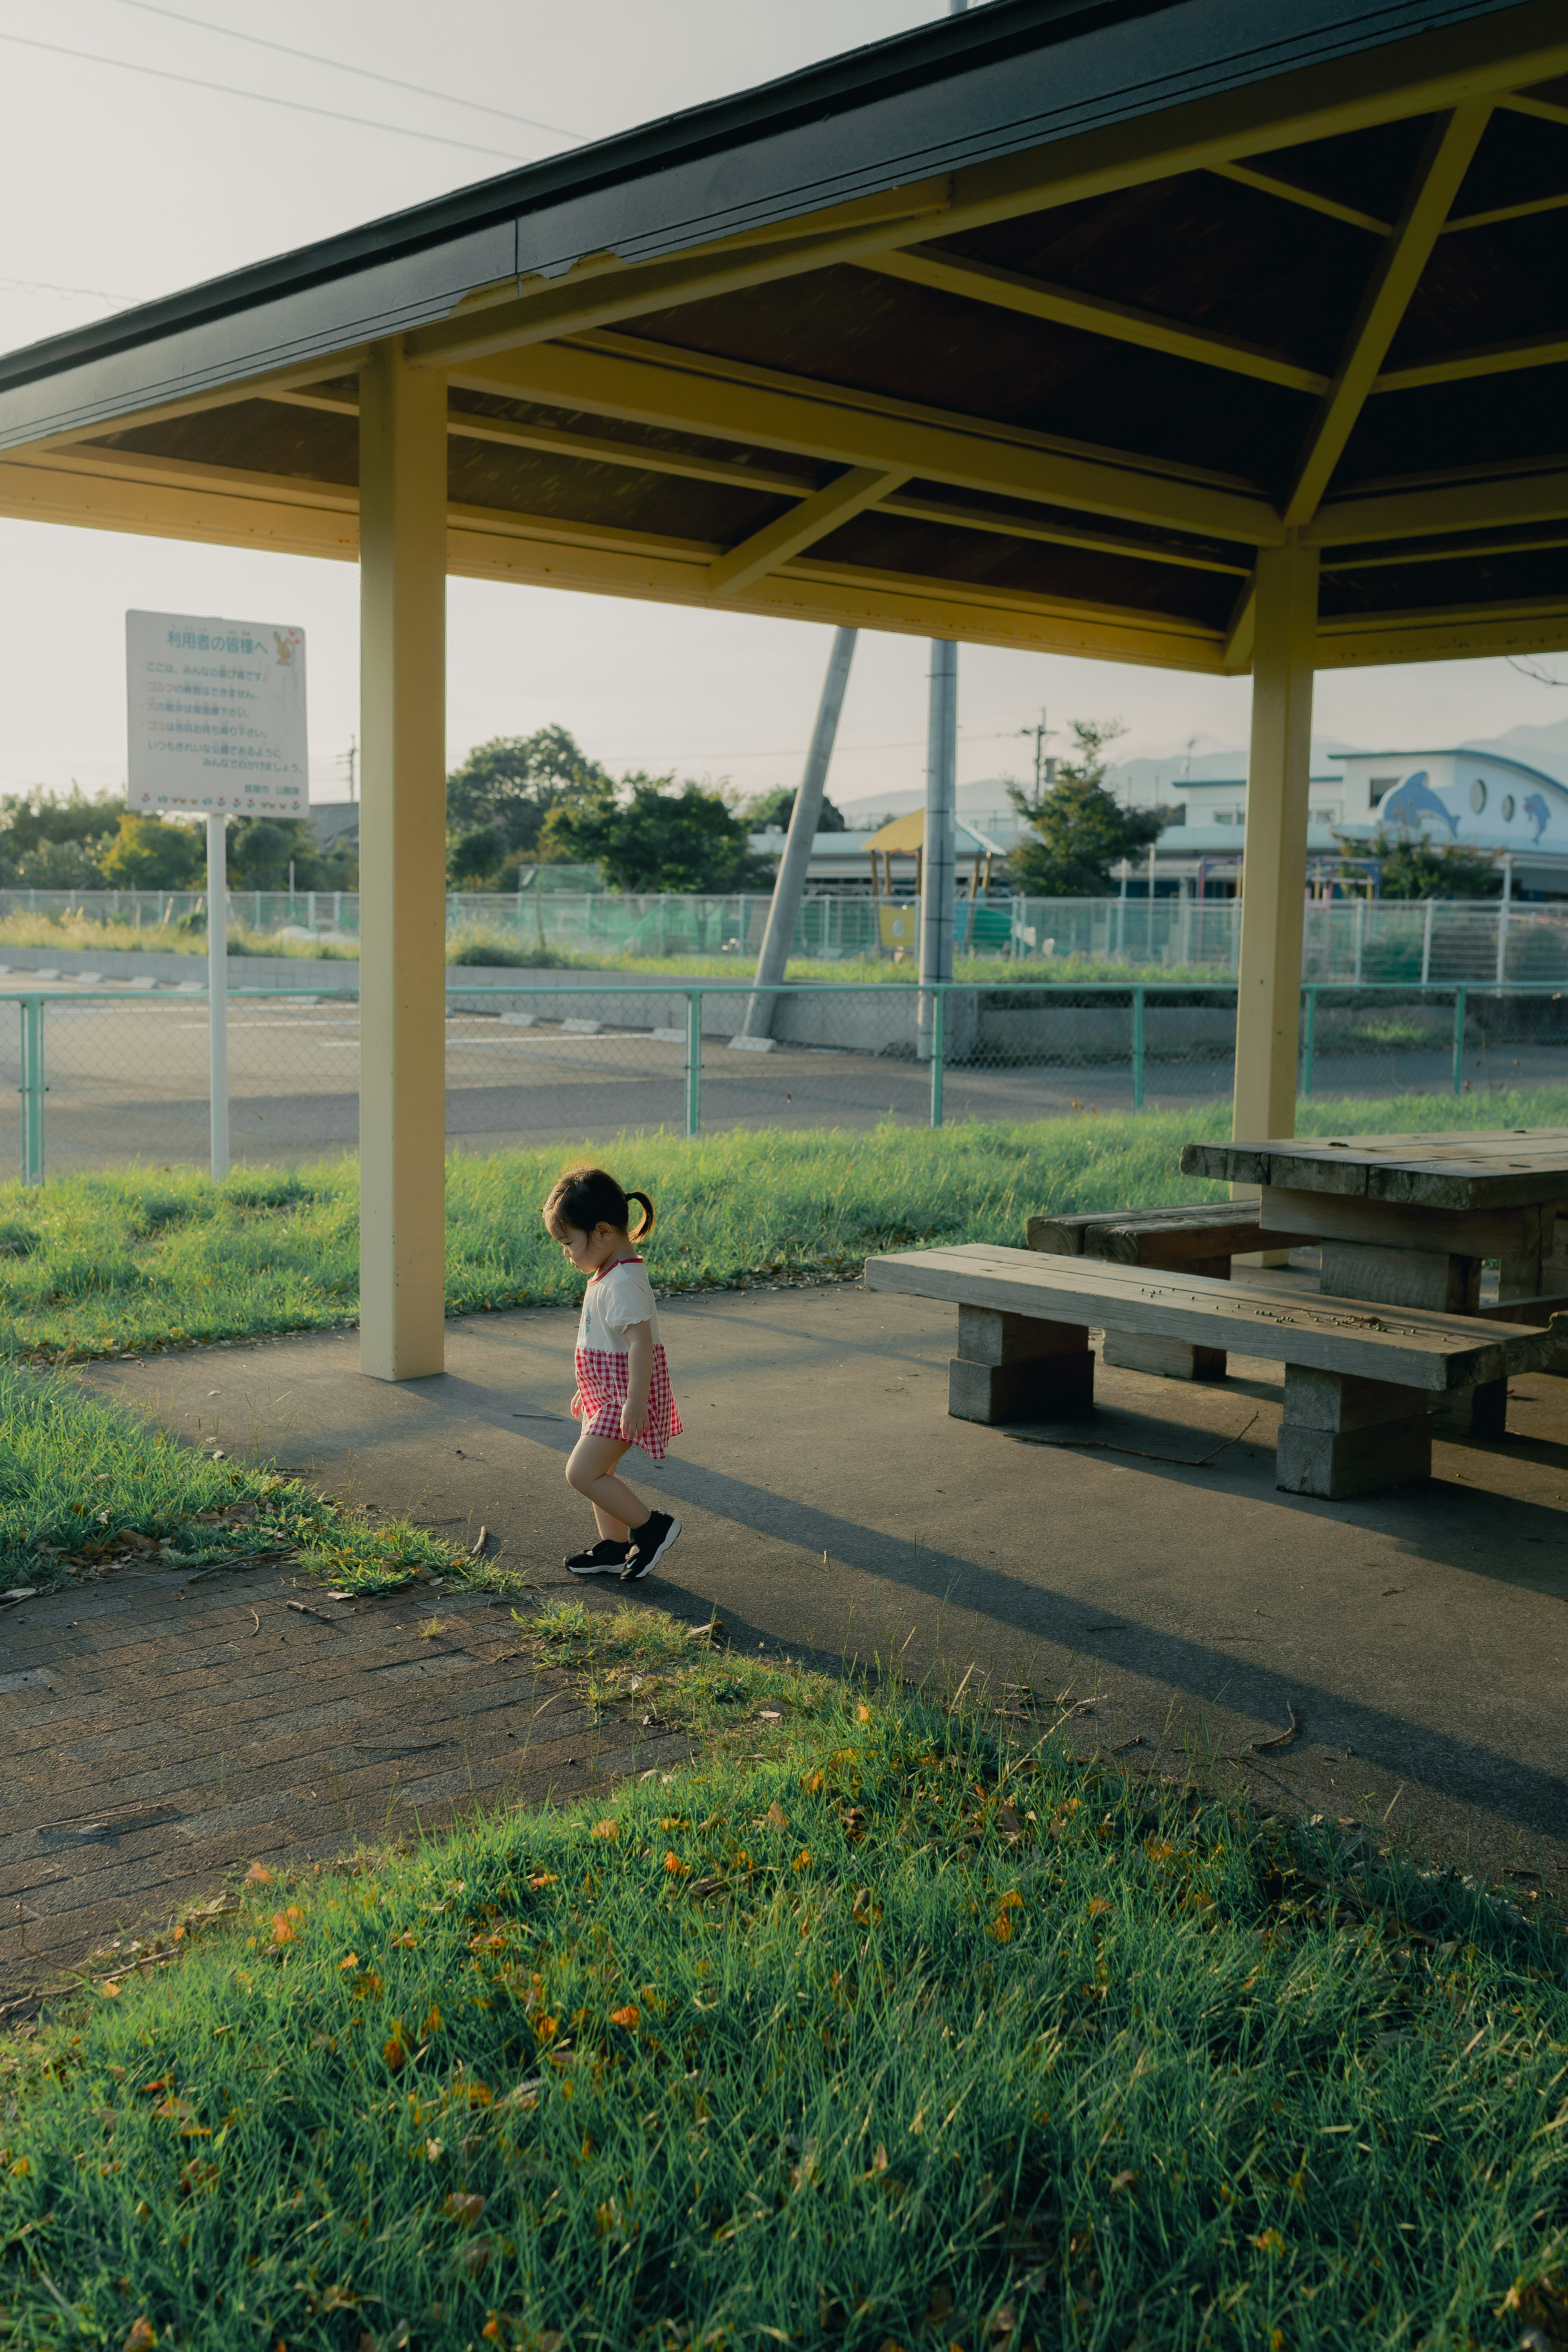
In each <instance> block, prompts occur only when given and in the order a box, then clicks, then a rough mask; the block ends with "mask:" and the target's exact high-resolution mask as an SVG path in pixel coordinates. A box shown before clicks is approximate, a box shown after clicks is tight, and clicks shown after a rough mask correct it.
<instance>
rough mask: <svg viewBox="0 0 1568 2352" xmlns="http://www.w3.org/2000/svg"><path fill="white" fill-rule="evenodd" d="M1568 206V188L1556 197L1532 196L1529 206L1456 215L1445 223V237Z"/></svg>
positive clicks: (1526, 218) (1500, 207)
mask: <svg viewBox="0 0 1568 2352" xmlns="http://www.w3.org/2000/svg"><path fill="white" fill-rule="evenodd" d="M1563 205H1568V188H1564V189H1563V190H1562V191H1561V192H1560V193H1559V194H1557V195H1554V196H1531V199H1530V201H1529V202H1528V204H1522V205H1493V206H1492V209H1491V211H1490V212H1489V213H1456V214H1454V215H1453V216H1452V218H1451V219H1448V220H1446V221H1445V222H1444V223H1443V235H1444V236H1454V235H1455V233H1456V232H1457V231H1458V230H1459V229H1465V228H1495V227H1496V226H1498V223H1499V222H1500V221H1516V220H1529V219H1530V217H1531V215H1532V214H1534V213H1556V212H1561V211H1562V209H1563Z"/></svg>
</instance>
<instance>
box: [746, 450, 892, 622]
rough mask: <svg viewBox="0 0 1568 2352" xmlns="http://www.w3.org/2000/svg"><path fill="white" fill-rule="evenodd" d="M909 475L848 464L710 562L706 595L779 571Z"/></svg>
mask: <svg viewBox="0 0 1568 2352" xmlns="http://www.w3.org/2000/svg"><path fill="white" fill-rule="evenodd" d="M908 479H909V476H908V474H907V472H906V473H884V472H880V471H879V470H878V469H877V468H876V467H870V466H851V467H847V469H846V471H845V472H844V473H842V474H840V475H839V476H838V478H837V480H836V481H832V482H828V483H826V484H825V485H824V487H823V488H821V489H820V490H816V491H814V492H813V493H812V495H811V497H810V498H808V499H802V500H801V501H800V504H799V505H798V506H795V507H792V508H791V509H790V510H789V512H788V513H787V514H783V515H779V516H778V517H776V518H775V520H773V522H770V523H764V524H763V528H762V530H755V531H753V532H752V535H751V537H750V538H749V539H744V540H742V541H741V543H740V545H739V546H738V547H731V548H730V549H729V550H728V551H727V552H726V553H724V554H723V555H721V556H719V557H717V558H716V559H715V561H714V562H711V563H710V565H709V566H708V583H707V584H708V593H709V594H710V596H738V595H740V594H741V593H742V591H743V590H745V589H747V588H750V587H751V586H752V583H753V582H754V581H757V580H761V579H762V578H763V575H764V574H765V573H766V572H776V571H778V569H779V567H780V566H781V565H782V564H784V563H787V562H789V561H790V559H791V557H792V556H796V555H799V554H801V553H802V552H804V551H805V549H806V548H808V547H811V546H814V545H815V544H816V541H817V540H819V539H826V537H827V536H828V534H829V532H831V531H835V530H837V529H838V527H839V525H840V524H841V523H846V522H848V521H849V520H850V519H851V518H852V517H853V516H855V515H858V514H863V513H864V512H865V510H866V509H867V508H868V507H870V506H875V505H876V503H877V501H878V499H881V498H885V497H886V496H887V494H888V492H889V490H896V489H898V488H900V486H901V485H902V484H903V483H904V482H906V481H907V480H908Z"/></svg>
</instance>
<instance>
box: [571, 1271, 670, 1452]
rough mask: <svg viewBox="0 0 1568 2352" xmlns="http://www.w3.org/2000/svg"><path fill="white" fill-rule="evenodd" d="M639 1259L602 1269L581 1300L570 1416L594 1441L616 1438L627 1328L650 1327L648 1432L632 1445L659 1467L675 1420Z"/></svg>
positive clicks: (623, 1392) (622, 1395)
mask: <svg viewBox="0 0 1568 2352" xmlns="http://www.w3.org/2000/svg"><path fill="white" fill-rule="evenodd" d="M642 1263H643V1262H642V1260H641V1258H640V1257H629V1258H627V1257H624V1258H619V1259H617V1260H616V1264H615V1265H606V1266H601V1268H600V1269H599V1271H598V1273H597V1274H596V1275H595V1276H594V1278H593V1280H592V1281H591V1282H590V1283H589V1285H588V1288H587V1293H586V1296H585V1297H584V1300H583V1319H582V1321H581V1322H580V1323H579V1325H578V1327H577V1357H576V1370H577V1394H576V1397H575V1399H574V1402H573V1406H572V1410H573V1412H574V1413H576V1414H577V1415H578V1417H579V1418H580V1420H581V1421H582V1423H583V1427H584V1430H586V1431H589V1432H591V1433H592V1434H593V1435H594V1436H595V1437H609V1438H619V1436H620V1433H621V1407H622V1405H623V1404H624V1403H625V1402H626V1367H627V1354H626V1329H627V1327H628V1326H629V1325H631V1324H633V1323H650V1324H651V1325H652V1326H653V1377H652V1379H651V1380H650V1381H649V1382H648V1391H647V1428H646V1429H645V1430H644V1431H643V1433H642V1435H641V1436H640V1437H634V1438H633V1440H632V1444H634V1445H638V1446H640V1447H641V1448H642V1450H643V1452H644V1453H645V1454H648V1455H650V1456H651V1458H652V1459H653V1460H654V1461H655V1462H662V1461H663V1460H664V1457H665V1455H666V1454H667V1453H668V1450H669V1441H670V1439H671V1438H672V1437H679V1435H680V1415H679V1412H677V1411H676V1409H675V1397H674V1393H673V1391H672V1390H671V1388H670V1385H669V1366H668V1362H667V1361H666V1360H665V1353H664V1344H663V1342H662V1340H661V1339H659V1336H658V1310H657V1308H656V1307H655V1306H654V1301H653V1286H652V1284H651V1283H650V1282H649V1281H648V1278H647V1275H646V1274H645V1273H644V1272H643V1271H642Z"/></svg>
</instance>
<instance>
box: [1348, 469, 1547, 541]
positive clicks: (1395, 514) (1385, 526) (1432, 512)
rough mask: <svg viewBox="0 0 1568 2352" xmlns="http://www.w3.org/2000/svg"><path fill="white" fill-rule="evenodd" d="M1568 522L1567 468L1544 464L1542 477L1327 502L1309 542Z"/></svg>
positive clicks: (1504, 477)
mask: <svg viewBox="0 0 1568 2352" xmlns="http://www.w3.org/2000/svg"><path fill="white" fill-rule="evenodd" d="M1564 518H1568V463H1565V462H1564V461H1563V460H1562V459H1558V460H1555V461H1552V462H1543V463H1542V467H1541V469H1540V471H1539V472H1537V473H1524V472H1522V471H1521V472H1518V473H1513V472H1509V473H1498V474H1493V475H1489V476H1488V477H1487V478H1484V479H1482V480H1479V481H1443V482H1436V483H1432V484H1430V485H1425V486H1424V485H1419V484H1413V485H1411V486H1409V487H1406V488H1390V489H1384V490H1365V491H1361V492H1358V493H1356V494H1355V495H1353V496H1351V495H1347V496H1345V497H1342V498H1334V499H1325V501H1324V503H1323V504H1322V505H1321V507H1320V508H1319V509H1318V511H1317V513H1316V514H1315V515H1314V516H1313V518H1312V520H1311V521H1310V524H1309V525H1308V527H1307V530H1306V531H1305V533H1304V534H1303V535H1304V537H1305V538H1306V539H1307V540H1308V541H1310V543H1311V544H1312V545H1313V546H1314V547H1349V546H1357V545H1370V544H1373V543H1375V542H1376V541H1380V540H1405V539H1426V538H1428V537H1433V536H1436V535H1438V534H1440V533H1442V532H1452V531H1461V530H1507V529H1509V528H1510V526H1511V527H1512V528H1514V529H1519V528H1521V527H1522V526H1524V525H1526V524H1529V523H1541V522H1561V521H1562V520H1564Z"/></svg>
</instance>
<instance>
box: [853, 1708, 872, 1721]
mask: <svg viewBox="0 0 1568 2352" xmlns="http://www.w3.org/2000/svg"><path fill="white" fill-rule="evenodd" d="M855 1720H856V1722H857V1723H869V1722H870V1720H871V1710H870V1708H869V1707H868V1706H858V1707H857V1708H856V1710H855Z"/></svg>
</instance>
